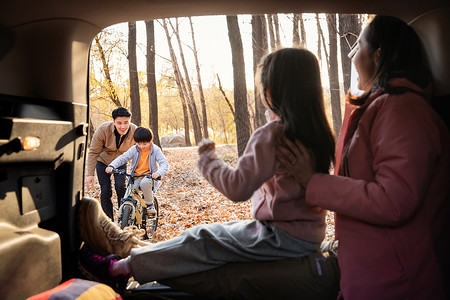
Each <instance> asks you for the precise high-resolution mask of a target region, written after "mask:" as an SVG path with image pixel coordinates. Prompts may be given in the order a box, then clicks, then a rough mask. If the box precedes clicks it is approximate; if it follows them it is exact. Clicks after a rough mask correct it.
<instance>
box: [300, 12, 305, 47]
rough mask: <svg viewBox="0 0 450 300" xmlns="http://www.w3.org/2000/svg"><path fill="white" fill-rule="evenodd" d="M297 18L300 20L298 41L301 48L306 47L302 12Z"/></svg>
mask: <svg viewBox="0 0 450 300" xmlns="http://www.w3.org/2000/svg"><path fill="white" fill-rule="evenodd" d="M299 20H300V33H301V36H300V43H301V46H302V47H303V48H305V49H306V48H307V43H306V30H305V22H304V21H303V14H300V15H299Z"/></svg>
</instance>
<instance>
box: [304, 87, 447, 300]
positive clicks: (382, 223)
mask: <svg viewBox="0 0 450 300" xmlns="http://www.w3.org/2000/svg"><path fill="white" fill-rule="evenodd" d="M390 85H391V86H394V87H405V88H407V89H410V91H407V92H405V93H401V94H397V95H389V94H383V93H382V92H381V90H378V91H375V92H373V94H372V95H371V96H370V97H369V99H367V101H366V103H365V104H364V105H363V106H362V107H360V108H357V109H356V110H354V111H353V113H352V116H351V117H350V121H349V126H348V127H346V128H344V130H343V131H344V132H345V131H347V136H346V138H345V140H344V143H345V146H344V149H338V151H337V152H338V153H339V152H340V150H342V159H341V162H340V168H339V175H341V176H333V175H325V174H315V175H313V177H312V178H311V180H310V181H309V183H308V186H307V189H306V202H307V203H309V204H311V205H317V206H320V207H323V208H326V209H330V210H332V211H335V212H336V215H337V216H336V231H337V235H338V239H339V250H338V262H339V266H340V268H341V296H343V298H344V299H346V300H351V299H358V300H360V299H365V300H367V299H383V300H387V299H443V298H444V283H443V280H442V272H441V268H449V265H448V263H449V253H450V252H449V251H450V248H449V239H450V232H449V224H450V199H449V190H450V134H449V131H448V129H447V128H446V127H445V125H444V123H443V121H442V120H441V119H440V118H439V116H438V115H437V114H436V112H435V111H434V110H433V109H432V107H431V106H430V104H429V103H428V102H427V101H428V98H427V97H426V96H421V94H422V95H426V94H430V90H422V89H420V88H419V87H417V86H416V85H414V84H412V83H411V82H409V81H407V80H406V79H394V80H391V81H390ZM411 90H413V91H414V92H411ZM364 110H365V111H364ZM362 111H364V113H363V114H362V116H361V112H362ZM359 117H360V119H359V124H357V123H355V122H357V121H358V118H359ZM356 124H357V127H356V131H354V134H352V128H354V127H355V125H356ZM341 132H342V131H341ZM447 271H448V270H447Z"/></svg>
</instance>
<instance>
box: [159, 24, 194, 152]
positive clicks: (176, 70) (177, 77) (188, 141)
mask: <svg viewBox="0 0 450 300" xmlns="http://www.w3.org/2000/svg"><path fill="white" fill-rule="evenodd" d="M162 22H163V28H164V31H165V33H166V38H167V45H168V46H169V52H170V58H171V60H172V67H173V72H174V74H175V81H176V83H177V86H178V93H179V95H180V99H181V104H182V106H183V115H184V130H185V135H184V141H185V142H186V146H191V138H190V136H189V132H190V130H189V114H188V110H187V103H186V99H185V94H186V93H185V92H184V91H183V82H182V81H183V78H182V77H181V74H180V68H179V67H178V62H177V57H176V56H175V52H174V51H173V47H172V42H171V40H170V34H169V29H168V28H167V22H166V20H165V19H163V21H162Z"/></svg>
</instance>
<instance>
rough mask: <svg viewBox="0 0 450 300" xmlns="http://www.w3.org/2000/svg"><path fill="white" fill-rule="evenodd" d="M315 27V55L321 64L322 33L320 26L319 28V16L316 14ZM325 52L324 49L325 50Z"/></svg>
mask: <svg viewBox="0 0 450 300" xmlns="http://www.w3.org/2000/svg"><path fill="white" fill-rule="evenodd" d="M316 25H317V55H318V56H319V62H322V39H323V32H322V26H320V20H319V14H317V13H316ZM325 51H326V49H325ZM326 56H327V55H326Z"/></svg>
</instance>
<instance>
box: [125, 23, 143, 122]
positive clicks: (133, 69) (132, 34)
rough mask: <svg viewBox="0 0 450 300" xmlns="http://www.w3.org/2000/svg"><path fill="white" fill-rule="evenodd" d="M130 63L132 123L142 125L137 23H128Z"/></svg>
mask: <svg viewBox="0 0 450 300" xmlns="http://www.w3.org/2000/svg"><path fill="white" fill-rule="evenodd" d="M128 62H129V71H130V106H131V121H132V122H133V123H134V124H136V125H138V126H140V125H141V100H140V96H139V78H138V71H137V57H136V22H129V23H128Z"/></svg>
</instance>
